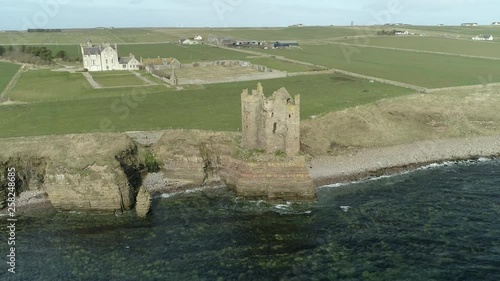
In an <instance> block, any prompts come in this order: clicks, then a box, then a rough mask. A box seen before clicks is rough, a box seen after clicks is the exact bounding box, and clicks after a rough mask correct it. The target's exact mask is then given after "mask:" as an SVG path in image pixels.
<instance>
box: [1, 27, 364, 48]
mask: <svg viewBox="0 0 500 281" xmlns="http://www.w3.org/2000/svg"><path fill="white" fill-rule="evenodd" d="M357 33H358V32H357V31H356V30H355V29H353V28H348V27H291V28H286V27H272V28H120V29H113V30H108V29H104V30H101V29H67V30H63V32H60V33H27V32H5V33H0V44H3V45H11V44H17V45H22V44H48V45H55V44H66V45H70V44H80V43H84V42H86V41H87V40H88V39H89V38H90V39H91V40H92V41H93V42H113V43H114V42H116V43H142V42H156V43H158V42H177V41H178V40H179V38H189V37H194V36H196V35H201V36H203V37H205V38H206V37H208V36H209V35H210V34H213V35H216V36H232V37H235V38H237V39H248V40H267V41H272V40H311V39H322V38H335V37H344V36H352V35H356V34H357Z"/></svg>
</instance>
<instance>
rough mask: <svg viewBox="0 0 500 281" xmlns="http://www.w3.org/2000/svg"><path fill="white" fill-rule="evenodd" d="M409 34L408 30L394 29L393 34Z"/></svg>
mask: <svg viewBox="0 0 500 281" xmlns="http://www.w3.org/2000/svg"><path fill="white" fill-rule="evenodd" d="M408 34H410V33H409V32H408V30H405V31H402V30H396V31H394V35H408Z"/></svg>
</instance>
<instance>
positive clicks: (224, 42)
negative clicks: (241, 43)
mask: <svg viewBox="0 0 500 281" xmlns="http://www.w3.org/2000/svg"><path fill="white" fill-rule="evenodd" d="M208 43H209V44H213V45H217V46H232V45H234V43H236V40H234V38H232V37H227V36H214V35H210V36H208Z"/></svg>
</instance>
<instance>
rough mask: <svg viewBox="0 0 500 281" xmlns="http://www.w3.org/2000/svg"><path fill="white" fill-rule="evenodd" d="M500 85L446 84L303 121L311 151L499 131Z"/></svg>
mask: <svg viewBox="0 0 500 281" xmlns="http://www.w3.org/2000/svg"><path fill="white" fill-rule="evenodd" d="M498 104H500V86H488V87H481V86H479V87H475V88H473V87H462V88H453V89H443V90H439V91H436V92H433V93H430V94H418V95H411V96H404V97H398V98H393V99H387V100H382V101H379V102H376V103H374V104H369V105H361V106H357V107H354V108H349V109H346V110H343V111H338V112H331V113H328V114H325V115H323V116H321V117H319V118H316V119H308V120H305V121H303V123H302V126H301V134H302V135H301V139H302V142H303V144H304V147H305V148H306V152H308V153H311V154H312V155H324V154H341V153H345V152H349V151H353V150H356V149H360V148H374V147H384V146H392V145H399V144H406V143H412V142H416V141H422V140H436V139H446V138H467V137H476V136H493V135H500V112H499V111H498Z"/></svg>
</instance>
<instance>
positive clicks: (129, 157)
mask: <svg viewBox="0 0 500 281" xmlns="http://www.w3.org/2000/svg"><path fill="white" fill-rule="evenodd" d="M0 146H1V147H2V148H3V151H2V152H0V188H1V191H3V192H0V203H3V204H4V203H5V202H2V201H4V200H5V190H6V181H5V175H6V171H7V168H9V167H15V168H16V171H17V175H16V178H17V180H16V183H17V186H16V187H17V193H18V194H19V193H21V192H23V191H43V192H46V193H47V195H48V198H49V199H50V201H51V203H52V205H53V206H54V207H55V208H56V209H59V210H81V211H99V212H122V211H129V210H131V209H132V208H133V207H134V206H135V201H136V196H137V193H138V190H139V188H140V186H141V184H142V178H141V173H140V169H139V160H138V156H137V154H138V153H137V146H136V145H135V144H134V142H132V141H131V140H130V139H129V138H128V137H127V136H125V135H120V134H94V135H66V136H52V137H36V138H18V139H2V140H0ZM0 205H2V204H0Z"/></svg>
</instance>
